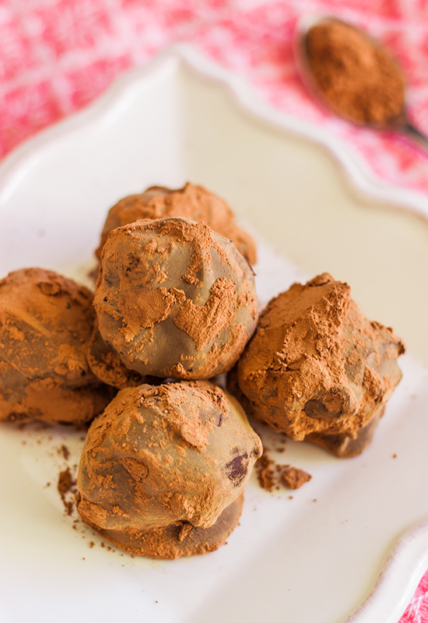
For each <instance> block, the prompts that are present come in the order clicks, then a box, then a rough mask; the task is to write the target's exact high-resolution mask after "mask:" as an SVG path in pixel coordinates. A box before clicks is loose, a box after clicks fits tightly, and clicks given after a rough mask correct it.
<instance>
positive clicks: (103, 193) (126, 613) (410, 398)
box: [0, 47, 428, 623]
mask: <svg viewBox="0 0 428 623" xmlns="http://www.w3.org/2000/svg"><path fill="white" fill-rule="evenodd" d="M331 154H333V155H334V156H335V157H333V158H332V157H331ZM344 171H345V173H344ZM187 179H190V180H192V181H195V182H199V183H202V184H205V185H206V186H207V187H209V188H210V189H212V190H214V191H215V192H218V193H219V194H220V195H222V196H224V197H225V198H226V199H227V200H228V201H229V202H230V204H231V205H232V207H233V208H234V210H235V211H236V212H237V214H238V215H239V216H240V217H241V218H242V219H244V221H245V222H246V223H247V224H248V226H249V227H250V228H251V229H252V230H253V231H255V232H257V235H258V236H260V237H261V238H260V262H259V265H258V267H257V274H258V277H257V280H258V288H259V293H260V298H261V301H262V302H266V300H267V299H268V298H269V297H270V296H271V295H272V294H274V293H276V292H278V291H280V290H283V289H285V288H287V287H288V285H289V284H290V283H291V282H292V281H293V280H295V279H305V278H306V276H310V275H313V274H316V273H318V272H322V271H324V270H328V271H330V272H331V273H332V274H333V275H334V276H336V278H339V279H343V280H347V281H348V282H349V283H350V284H351V286H352V290H353V294H354V298H355V299H356V300H357V302H358V303H359V304H360V306H361V307H362V308H363V310H364V311H365V312H366V313H367V314H368V315H369V316H370V317H372V318H375V319H378V320H380V321H382V322H384V323H385V324H388V325H389V324H390V325H392V326H394V329H395V330H396V332H397V333H398V334H400V335H401V336H402V337H403V338H404V340H405V341H406V343H407V344H408V346H409V351H410V354H409V355H406V356H405V357H403V359H402V368H403V371H404V378H403V381H402V383H401V384H400V386H399V388H398V390H397V391H396V393H395V394H394V396H393V399H392V400H391V402H390V404H389V405H388V408H387V414H386V416H385V417H384V418H383V420H382V422H381V424H380V426H379V429H378V431H377V435H376V437H375V440H374V442H373V444H372V446H371V447H370V448H369V449H368V450H367V451H366V452H365V454H364V455H363V456H361V457H357V458H355V459H351V460H347V461H340V460H337V459H335V458H334V457H330V456H329V455H327V454H326V453H325V452H323V451H322V450H321V449H319V448H315V447H312V446H309V445H305V444H298V443H292V442H291V441H288V442H287V446H286V448H287V449H286V452H285V454H282V455H279V454H278V455H276V458H277V459H278V461H281V462H286V463H291V464H293V465H296V466H298V467H303V468H304V469H307V470H308V471H309V472H310V473H311V474H312V476H313V478H312V481H311V482H310V483H308V484H307V485H305V486H304V487H303V488H302V489H301V490H299V491H297V492H294V493H293V499H289V492H287V491H285V490H283V491H277V492H275V493H274V494H269V493H267V492H265V491H263V490H261V489H260V488H259V487H258V485H257V484H256V482H255V479H253V481H252V482H251V483H250V485H249V486H248V488H247V493H246V503H245V507H244V513H243V516H242V519H241V525H240V526H239V527H238V528H237V530H236V531H235V532H234V533H233V535H232V536H231V537H230V538H229V540H228V545H227V546H225V547H223V548H221V549H220V550H219V551H217V552H215V553H213V554H210V555H207V556H204V557H195V558H191V559H184V560H179V561H174V562H163V561H150V560H145V559H137V558H134V559H132V558H130V557H129V556H127V555H123V556H122V555H121V553H120V552H119V551H114V550H112V551H107V549H106V548H102V547H101V540H100V539H99V538H98V537H95V536H93V535H92V533H91V531H90V530H89V529H86V528H82V527H81V526H78V529H77V530H73V529H72V524H73V519H72V518H70V517H64V516H63V514H62V510H63V509H62V504H61V501H60V499H59V496H58V493H57V491H56V488H55V483H56V479H57V476H58V471H59V469H60V468H62V467H64V462H63V461H62V459H61V458H60V456H59V454H58V452H57V450H58V447H59V446H60V444H61V443H63V442H66V443H67V445H68V446H69V448H70V450H71V452H72V457H71V459H70V460H71V461H72V462H73V461H74V463H76V462H77V460H78V456H79V451H80V449H81V446H82V440H81V434H79V433H76V432H72V431H68V430H65V429H64V428H61V427H57V428H55V429H53V430H51V429H48V430H36V429H34V428H32V429H30V430H25V431H20V430H18V429H16V428H13V427H5V426H4V427H2V429H1V430H0V474H1V475H0V478H1V488H0V595H1V598H0V621H2V623H3V622H4V623H9V622H11V623H17V622H19V623H21V622H23V621H25V622H26V621H28V620H39V618H40V620H43V621H45V622H47V623H51V622H54V621H58V620H61V621H62V622H63V623H66V622H69V621H70V623H71V622H73V623H74V622H75V621H84V622H85V621H103V622H105V623H110V621H111V622H116V621H118V620H126V621H127V622H134V621H150V623H152V622H153V623H156V622H158V621H159V622H163V621H165V622H168V623H175V622H186V623H197V622H198V623H199V621H202V620H203V621H204V622H207V623H209V622H217V621H220V620H222V621H227V622H228V621H241V620H245V621H246V622H247V623H252V622H253V621H254V622H256V621H259V620H262V619H263V620H268V621H270V622H272V623H276V622H278V623H279V622H281V623H282V622H284V621H292V622H293V623H307V622H311V623H312V622H316V623H339V622H340V621H345V620H346V619H347V617H348V616H349V615H351V614H352V613H353V612H355V611H357V610H358V608H359V606H360V604H361V603H362V602H364V600H366V599H367V598H368V596H369V595H370V593H371V596H370V597H369V598H368V599H367V601H366V603H365V604H364V605H363V606H362V608H360V609H359V610H358V611H357V612H356V614H354V615H353V616H351V619H350V620H351V621H353V623H380V622H382V623H392V622H394V621H397V620H398V619H399V617H400V614H401V613H402V612H403V611H404V608H405V606H406V605H407V603H408V601H409V600H410V598H411V596H412V594H413V592H414V590H415V588H416V586H417V583H418V581H419V579H420V577H421V576H422V574H423V572H424V571H425V569H426V568H428V488H427V479H426V474H427V473H428V454H427V452H426V441H427V439H428V418H427V407H426V405H427V404H428V369H427V365H426V364H427V362H428V331H427V327H426V318H427V317H428V288H427V287H426V284H427V276H428V227H427V225H426V224H425V223H424V222H423V221H422V220H420V219H418V218H417V217H415V216H414V215H412V214H411V213H410V211H413V212H414V213H419V215H425V216H426V215H428V210H427V207H426V199H425V198H423V197H421V196H420V195H417V194H416V193H411V192H408V191H403V190H397V189H393V188H391V187H388V186H386V185H385V184H382V183H380V182H379V181H377V180H375V179H374V178H373V176H371V175H370V174H369V173H368V172H367V170H366V169H365V167H364V166H363V165H362V164H361V162H360V161H359V160H358V158H357V157H356V156H355V154H353V153H352V151H351V150H349V148H347V147H346V146H345V145H343V144H342V143H340V142H339V141H338V140H337V139H335V138H334V137H330V136H329V135H327V134H326V133H325V132H324V131H323V129H322V128H315V127H311V126H308V125H307V124H304V123H302V122H301V121H296V120H293V119H291V118H288V117H284V116H283V115H282V114H280V113H279V112H278V111H275V110H273V109H271V108H269V107H268V106H267V105H265V104H263V103H262V102H261V101H260V100H259V99H258V98H257V96H256V95H255V94H254V92H253V91H252V90H251V88H249V87H248V86H246V85H244V84H243V83H242V82H241V81H240V80H239V79H238V78H236V77H234V76H231V75H230V74H228V73H227V72H226V71H224V70H223V69H220V68H218V67H217V66H215V65H213V64H211V63H210V62H208V61H207V60H205V59H203V58H201V57H199V56H198V55H197V54H196V53H195V52H193V51H192V50H190V49H188V48H183V47H179V48H175V49H173V50H170V51H168V52H166V53H164V54H163V55H161V57H159V58H158V59H156V60H155V61H153V62H152V63H151V64H150V65H149V66H147V67H146V68H142V69H137V70H133V71H131V72H130V73H128V74H127V75H125V76H124V77H123V78H121V79H120V80H119V81H118V82H117V83H116V84H115V85H114V86H113V87H112V88H111V89H110V90H109V91H108V92H107V93H106V94H105V95H104V96H103V97H102V98H101V99H100V100H99V101H98V102H96V103H95V104H94V105H93V106H91V107H89V108H88V109H87V110H85V111H83V112H82V113H79V114H77V115H75V116H74V117H72V118H70V119H68V120H66V121H65V122H63V123H61V124H58V125H57V126H55V127H53V128H51V129H49V130H47V131H46V132H43V133H42V134H40V135H39V136H38V137H36V138H35V139H33V140H31V141H29V142H27V143H26V144H25V145H23V146H22V147H21V148H19V149H18V150H16V151H15V152H14V153H13V154H12V155H11V156H10V157H9V158H8V159H7V160H6V161H5V162H4V163H3V164H2V166H1V167H0V277H2V276H3V275H5V274H7V272H9V271H10V270H13V269H15V268H19V267H22V266H31V265H40V266H44V267H47V268H53V269H56V270H59V271H62V272H65V273H67V274H70V275H71V276H75V277H78V278H82V279H83V278H84V277H85V273H86V270H87V266H88V260H89V259H90V257H91V253H92V249H93V248H94V247H95V246H96V244H97V241H98V236H99V231H100V228H101V225H102V222H103V220H104V217H105V213H106V210H107V208H108V207H109V206H110V205H112V204H113V203H114V202H115V201H116V200H117V199H118V198H119V197H121V196H123V195H125V194H130V193H132V192H137V191H140V190H141V189H142V188H144V187H146V186H148V185H150V184H155V183H156V184H165V185H169V186H176V187H177V186H179V185H181V184H182V183H183V182H184V181H186V180H187ZM398 207H403V208H405V207H407V208H409V210H410V211H407V213H406V211H405V210H391V209H386V208H398ZM263 240H264V242H263ZM285 257H286V258H287V259H285ZM264 435H267V436H269V434H268V433H266V431H264ZM23 441H25V444H23V443H22V442H23ZM394 454H396V455H397V456H396V458H393V455H394ZM274 456H275V455H274ZM48 481H49V482H51V486H49V487H46V483H47V482H48ZM315 499H316V502H315V501H314V500H315ZM91 540H92V541H94V543H95V546H94V547H93V548H90V547H89V542H90V541H91ZM82 558H83V559H84V560H82ZM385 563H386V566H384V565H385ZM383 568H384V571H383V573H382V575H381V576H380V579H379V581H378V582H377V584H376V581H377V578H378V576H379V574H380V572H381V570H382V569H383ZM375 584H376V588H375V590H374V591H373V588H374V587H375ZM372 591H373V592H372ZM36 615H37V616H36ZM41 617H42V618H41Z"/></svg>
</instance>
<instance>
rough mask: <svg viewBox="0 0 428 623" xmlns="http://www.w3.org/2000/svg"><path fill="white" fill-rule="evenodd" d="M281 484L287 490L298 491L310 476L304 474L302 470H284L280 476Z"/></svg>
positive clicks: (290, 468)
mask: <svg viewBox="0 0 428 623" xmlns="http://www.w3.org/2000/svg"><path fill="white" fill-rule="evenodd" d="M281 478H282V482H283V483H284V484H285V486H286V487H288V488H289V489H300V487H302V486H303V485H304V484H305V483H306V482H309V480H311V478H312V476H311V475H310V474H308V472H305V471H304V470H303V469H298V468H297V467H286V468H284V470H283V472H282V475H281Z"/></svg>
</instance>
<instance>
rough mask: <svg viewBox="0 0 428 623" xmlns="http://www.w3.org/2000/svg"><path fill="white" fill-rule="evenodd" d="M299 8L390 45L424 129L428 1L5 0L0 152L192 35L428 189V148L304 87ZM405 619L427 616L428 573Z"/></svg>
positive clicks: (0, 12)
mask: <svg viewBox="0 0 428 623" xmlns="http://www.w3.org/2000/svg"><path fill="white" fill-rule="evenodd" d="M303 12H325V13H331V14H334V15H336V16H338V17H341V18H342V19H344V20H348V21H350V22H353V23H355V24H357V25H360V26H362V27H364V28H366V29H367V30H369V31H370V32H371V33H372V34H373V35H374V36H376V37H379V38H380V39H381V40H383V41H384V42H385V43H387V44H388V45H389V47H390V48H391V50H392V51H393V52H394V53H395V55H396V57H397V58H398V59H399V61H400V62H401V63H402V65H403V67H404V69H405V72H406V75H407V77H408V87H409V88H408V103H409V109H410V111H411V116H412V118H413V120H414V121H415V123H416V124H417V125H419V126H420V128H421V129H422V130H424V131H425V132H426V133H427V134H428V34H427V33H428V0H284V1H282V2H278V1H272V0H205V1H204V2H201V1H200V0H0V157H2V156H5V155H6V154H7V153H8V152H10V151H11V150H12V149H13V148H14V147H15V146H16V145H18V144H19V143H20V142H21V141H23V140H24V139H26V138H28V137H29V136H32V135H33V134H35V133H36V132H37V131H39V130H40V129H42V128H44V127H46V126H48V125H50V124H52V123H54V122H55V121H57V120H59V119H61V118H63V117H65V116H67V115H68V114H70V113H71V112H73V111H75V110H77V109H79V108H81V107H82V106H84V105H85V104H87V103H88V102H90V101H92V100H93V99H94V98H96V97H97V95H99V94H100V93H101V92H102V91H103V90H104V89H105V88H106V87H107V86H108V85H109V84H110V83H111V81H112V80H113V79H114V78H115V77H116V76H118V75H119V74H120V73H121V72H123V71H124V70H125V69H127V68H128V67H131V66H133V65H137V64H141V63H144V62H145V61H147V60H148V59H149V58H150V57H151V56H152V55H153V54H155V53H156V52H158V51H159V50H160V49H161V48H162V47H164V46H166V45H168V44H171V43H174V42H177V41H186V42H190V43H192V44H193V45H194V46H196V47H197V48H199V49H200V50H201V51H203V52H204V53H205V54H206V55H208V56H210V57H212V58H213V59H214V60H216V61H217V62H219V63H221V64H222V65H224V66H225V67H227V68H229V69H231V70H233V71H235V72H237V73H239V74H240V75H241V76H243V77H245V78H246V79H247V80H248V81H250V82H252V83H253V84H254V85H256V86H257V87H258V89H259V90H260V92H261V93H262V95H263V96H264V97H265V99H266V100H268V101H269V102H270V103H271V104H273V105H274V106H276V107H277V108H279V109H281V110H283V111H285V112H287V113H290V114H292V115H295V116H297V117H300V118H303V119H307V120H310V121H312V122H315V123H320V124H323V125H324V126H327V127H328V128H329V129H330V131H331V132H333V133H335V134H337V135H339V136H341V137H343V138H344V139H346V140H347V141H348V142H349V143H351V144H352V145H353V147H354V148H355V149H356V150H357V151H358V152H359V153H360V154H361V155H362V156H363V158H365V160H366V161H367V162H368V163H369V165H370V166H371V167H372V169H373V170H374V171H375V172H376V173H377V174H378V175H379V176H381V177H382V178H383V179H385V180H387V181H390V182H393V183H394V184H395V185H399V186H402V187H406V188H411V189H415V190H418V191H420V192H423V193H426V194H427V197H428V155H424V154H423V153H421V152H419V151H417V150H415V149H413V148H412V146H410V145H408V144H406V143H405V142H404V141H403V140H401V139H400V138H399V137H397V136H393V135H382V134H378V133H375V132H372V131H369V130H365V129H360V128H355V127H352V126H350V125H348V124H346V123H344V122H342V121H340V120H338V119H335V118H333V117H331V116H330V115H328V114H326V113H324V112H323V111H321V110H320V109H319V108H317V106H316V105H315V104H314V103H313V101H312V100H311V99H310V97H309V96H308V95H307V93H306V92H305V90H304V88H303V87H302V84H301V81H300V79H299V77H298V75H297V72H296V67H295V63H294V60H293V55H292V46H291V39H292V33H293V28H294V25H295V22H296V19H297V18H298V17H299V16H300V15H301V14H302V13H303ZM379 623H381V622H379ZM401 623H428V573H427V574H426V575H425V577H424V578H423V580H422V581H421V583H420V585H419V587H418V589H417V591H416V593H415V595H414V597H413V599H412V601H411V603H410V605H409V606H408V608H407V610H406V612H405V614H404V615H403V617H402V619H401Z"/></svg>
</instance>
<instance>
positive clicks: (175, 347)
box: [94, 218, 258, 379]
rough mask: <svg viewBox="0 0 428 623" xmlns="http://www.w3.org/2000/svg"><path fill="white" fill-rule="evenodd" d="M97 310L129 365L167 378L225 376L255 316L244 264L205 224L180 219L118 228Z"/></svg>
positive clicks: (105, 333)
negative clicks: (223, 374) (224, 373)
mask: <svg viewBox="0 0 428 623" xmlns="http://www.w3.org/2000/svg"><path fill="white" fill-rule="evenodd" d="M94 305H95V308H96V311H97V316H98V326H99V331H100V334H101V336H102V338H103V340H104V341H105V342H106V343H107V344H108V345H109V346H110V347H111V348H112V349H113V351H114V352H115V353H116V354H117V355H118V356H119V357H120V359H121V361H122V362H123V364H124V365H125V367H126V368H128V369H129V370H135V371H136V372H138V373H139V374H141V375H153V376H158V377H163V378H165V377H174V378H181V379H204V378H210V377H213V376H215V375H217V374H221V373H223V372H226V371H227V370H229V369H230V368H231V367H232V366H233V365H234V364H235V362H236V361H237V359H238V357H239V355H240V354H241V353H242V351H243V349H244V347H245V344H246V343H247V341H248V339H249V338H250V337H251V335H252V333H253V331H254V329H255V326H256V322H257V315H258V314H257V299H256V293H255V284H254V274H253V271H252V269H251V267H250V266H249V264H248V262H247V261H246V260H245V258H244V257H243V256H242V255H241V254H240V253H239V251H237V249H236V248H235V246H234V245H233V244H232V243H231V242H230V240H226V239H225V238H222V237H221V236H219V235H218V234H216V233H215V232H213V231H212V230H211V229H210V228H209V227H208V226H207V225H205V224H204V223H196V222H194V221H189V220H188V219H183V218H169V219H159V220H156V221H148V220H146V221H137V222H136V223H132V224H131V225H125V226H124V227H119V228H117V229H114V230H113V231H112V232H111V234H110V236H109V238H108V240H107V242H106V244H105V247H104V251H103V256H102V264H101V270H100V274H99V277H98V281H97V287H96V291H95V298H94Z"/></svg>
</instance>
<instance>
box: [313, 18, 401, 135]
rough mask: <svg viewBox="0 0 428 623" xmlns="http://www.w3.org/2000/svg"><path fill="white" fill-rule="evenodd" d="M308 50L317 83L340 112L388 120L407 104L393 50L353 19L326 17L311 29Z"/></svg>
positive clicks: (365, 119)
mask: <svg viewBox="0 0 428 623" xmlns="http://www.w3.org/2000/svg"><path fill="white" fill-rule="evenodd" d="M307 54H308V60H309V64H310V66H311V69H312V74H313V76H314V78H315V81H316V83H317V86H318V88H319V89H320V91H321V93H322V94H323V95H324V97H325V98H326V99H327V101H328V102H329V104H330V105H331V106H332V107H333V108H334V109H335V110H336V112H337V113H338V114H340V115H342V116H345V117H348V118H350V119H352V120H353V121H356V122H359V123H371V124H380V125H384V124H388V123H391V122H394V121H395V120H397V119H398V118H399V117H400V115H401V114H402V110H403V107H404V81H403V78H402V75H401V72H400V70H399V68H398V67H397V66H396V64H395V62H394V61H393V59H392V58H391V56H390V55H389V54H388V53H387V52H386V51H385V50H384V49H382V48H381V47H380V46H378V45H377V44H376V42H374V41H372V40H371V39H370V38H369V37H367V36H365V35H364V33H361V32H359V31H358V30H357V29H356V28H353V27H352V26H351V25H349V24H345V23H344V22H341V21H339V20H326V21H323V22H322V23H319V24H317V25H315V26H313V27H312V28H311V29H310V30H309V32H308V34H307Z"/></svg>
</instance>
